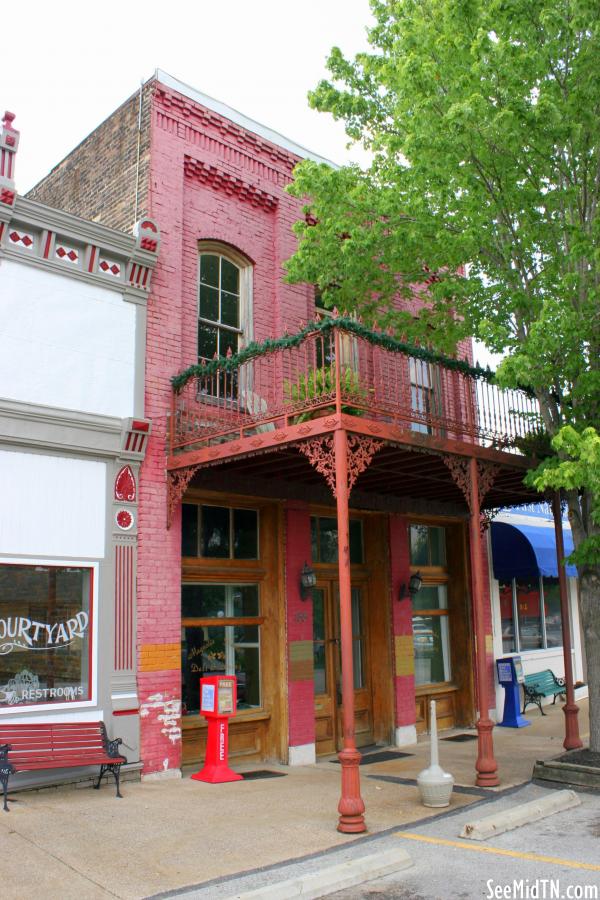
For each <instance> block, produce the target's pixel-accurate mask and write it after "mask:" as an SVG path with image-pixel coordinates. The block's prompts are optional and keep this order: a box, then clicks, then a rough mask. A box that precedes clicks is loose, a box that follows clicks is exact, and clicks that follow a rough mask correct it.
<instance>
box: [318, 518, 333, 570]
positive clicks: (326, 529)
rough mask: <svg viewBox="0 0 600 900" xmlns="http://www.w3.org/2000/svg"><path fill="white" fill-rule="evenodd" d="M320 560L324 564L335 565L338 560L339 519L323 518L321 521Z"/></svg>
mask: <svg viewBox="0 0 600 900" xmlns="http://www.w3.org/2000/svg"><path fill="white" fill-rule="evenodd" d="M319 537H320V546H319V560H320V562H324V563H335V562H337V558H338V544H337V540H338V536H337V519H329V518H326V517H325V516H323V517H322V518H321V519H319Z"/></svg>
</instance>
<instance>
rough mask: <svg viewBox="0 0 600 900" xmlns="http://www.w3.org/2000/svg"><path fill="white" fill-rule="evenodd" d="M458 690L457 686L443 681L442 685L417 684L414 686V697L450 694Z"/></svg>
mask: <svg viewBox="0 0 600 900" xmlns="http://www.w3.org/2000/svg"><path fill="white" fill-rule="evenodd" d="M457 690H458V685H456V684H454V682H452V681H444V682H442V684H418V685H415V697H421V696H423V694H450V693H452V692H453V691H457Z"/></svg>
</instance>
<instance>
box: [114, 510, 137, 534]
mask: <svg viewBox="0 0 600 900" xmlns="http://www.w3.org/2000/svg"><path fill="white" fill-rule="evenodd" d="M115 520H116V523H117V525H118V526H119V528H122V529H123V531H129V529H130V528H131V527H132V525H133V516H132V514H131V513H130V512H129V510H128V509H120V510H119V511H118V513H117V515H116V516H115Z"/></svg>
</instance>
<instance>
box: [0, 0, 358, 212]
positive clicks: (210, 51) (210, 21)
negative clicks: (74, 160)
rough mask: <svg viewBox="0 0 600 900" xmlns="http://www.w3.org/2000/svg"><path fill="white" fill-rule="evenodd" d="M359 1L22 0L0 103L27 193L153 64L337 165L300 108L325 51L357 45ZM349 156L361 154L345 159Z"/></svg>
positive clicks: (7, 36) (341, 149)
mask: <svg viewBox="0 0 600 900" xmlns="http://www.w3.org/2000/svg"><path fill="white" fill-rule="evenodd" d="M371 21H372V18H371V14H370V10H369V4H368V0H302V2H291V0H220V2H219V0H217V2H211V3H208V2H206V0H196V2H193V0H189V2H184V0H170V2H160V3H159V2H157V0H147V2H145V3H140V2H136V3H133V2H131V0H121V2H116V0H103V2H102V3H90V2H81V0H80V2H73V0H63V2H61V3H59V4H52V3H47V2H41V0H30V2H29V3H27V4H25V3H22V4H13V5H11V7H10V11H8V9H7V11H6V14H5V29H4V38H3V41H2V54H1V58H2V73H3V77H2V79H0V108H1V110H2V111H3V110H4V109H9V110H11V111H12V112H14V113H15V114H16V119H15V127H17V128H19V130H20V131H21V144H20V149H19V155H18V159H17V168H16V182H17V189H18V191H19V192H20V193H22V194H23V193H25V192H26V191H27V190H29V188H30V187H32V186H33V185H34V184H35V183H36V182H37V181H39V179H40V178H42V177H43V176H44V175H45V174H46V173H47V172H48V171H49V169H50V168H52V166H54V165H56V163H57V162H59V161H60V160H61V159H62V158H63V157H64V156H65V155H66V154H67V153H68V152H69V150H71V149H72V148H73V147H75V146H76V145H77V144H78V143H79V142H80V141H81V140H82V139H83V138H84V137H85V136H86V135H87V134H89V132H90V131H92V130H93V128H95V126H96V125H98V124H100V122H101V121H102V120H103V119H105V118H106V117H107V116H108V115H109V114H110V113H111V112H112V111H113V110H114V109H116V107H117V106H119V105H120V104H121V103H122V102H123V101H124V100H126V99H127V97H129V96H130V95H131V94H132V93H134V91H136V90H137V88H138V87H139V84H140V81H141V80H142V79H143V80H146V79H147V78H148V77H149V76H150V75H152V73H153V72H154V70H155V69H156V68H161V69H164V70H165V71H167V72H169V73H170V74H171V75H173V76H174V77H175V78H178V79H179V80H181V81H184V82H186V83H187V84H189V85H191V86H192V87H194V88H196V89H197V90H199V91H202V92H203V93H205V94H209V95H210V96H212V97H215V98H216V99H218V100H221V101H223V102H224V103H227V104H229V105H230V106H233V107H234V108H236V109H238V110H239V111H240V112H243V113H245V114H246V115H248V116H250V117H251V118H253V119H256V120H257V121H258V122H261V123H262V124H264V125H267V126H269V127H270V128H273V129H275V130H277V131H279V132H281V133H282V134H284V135H285V136H286V137H289V138H291V139H292V140H295V141H297V142H298V143H300V144H302V145H304V146H305V147H308V148H309V149H311V150H313V151H314V152H315V153H318V154H320V155H322V156H325V157H327V158H329V159H332V160H334V161H335V162H345V161H346V160H347V159H348V158H349V154H348V152H347V151H346V149H345V145H346V137H345V135H344V131H343V127H342V126H341V125H340V124H339V123H335V122H334V121H333V119H332V118H331V117H330V116H329V115H325V114H323V113H317V112H315V111H313V110H311V109H309V107H308V103H307V99H306V94H307V91H308V90H310V89H311V88H313V87H314V86H315V85H316V84H317V82H318V81H319V79H320V78H321V77H323V76H324V75H325V74H326V70H325V60H326V58H327V55H328V53H329V50H330V49H331V47H332V46H333V45H334V44H336V45H338V46H340V47H341V48H342V49H343V50H344V52H345V53H346V54H347V55H353V54H354V53H356V52H358V51H359V50H361V49H366V48H367V46H368V45H367V39H366V27H367V25H368V24H369V23H370V22H371ZM355 158H359V156H358V155H357V154H355Z"/></svg>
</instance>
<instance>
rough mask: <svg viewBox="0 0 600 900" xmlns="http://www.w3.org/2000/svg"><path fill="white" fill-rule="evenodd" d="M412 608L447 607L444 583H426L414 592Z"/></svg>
mask: <svg viewBox="0 0 600 900" xmlns="http://www.w3.org/2000/svg"><path fill="white" fill-rule="evenodd" d="M412 605H413V609H414V610H416V609H448V593H447V591H446V585H445V584H428V585H426V586H423V587H422V588H421V590H420V591H419V592H418V593H417V594H414V596H413V601H412Z"/></svg>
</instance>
